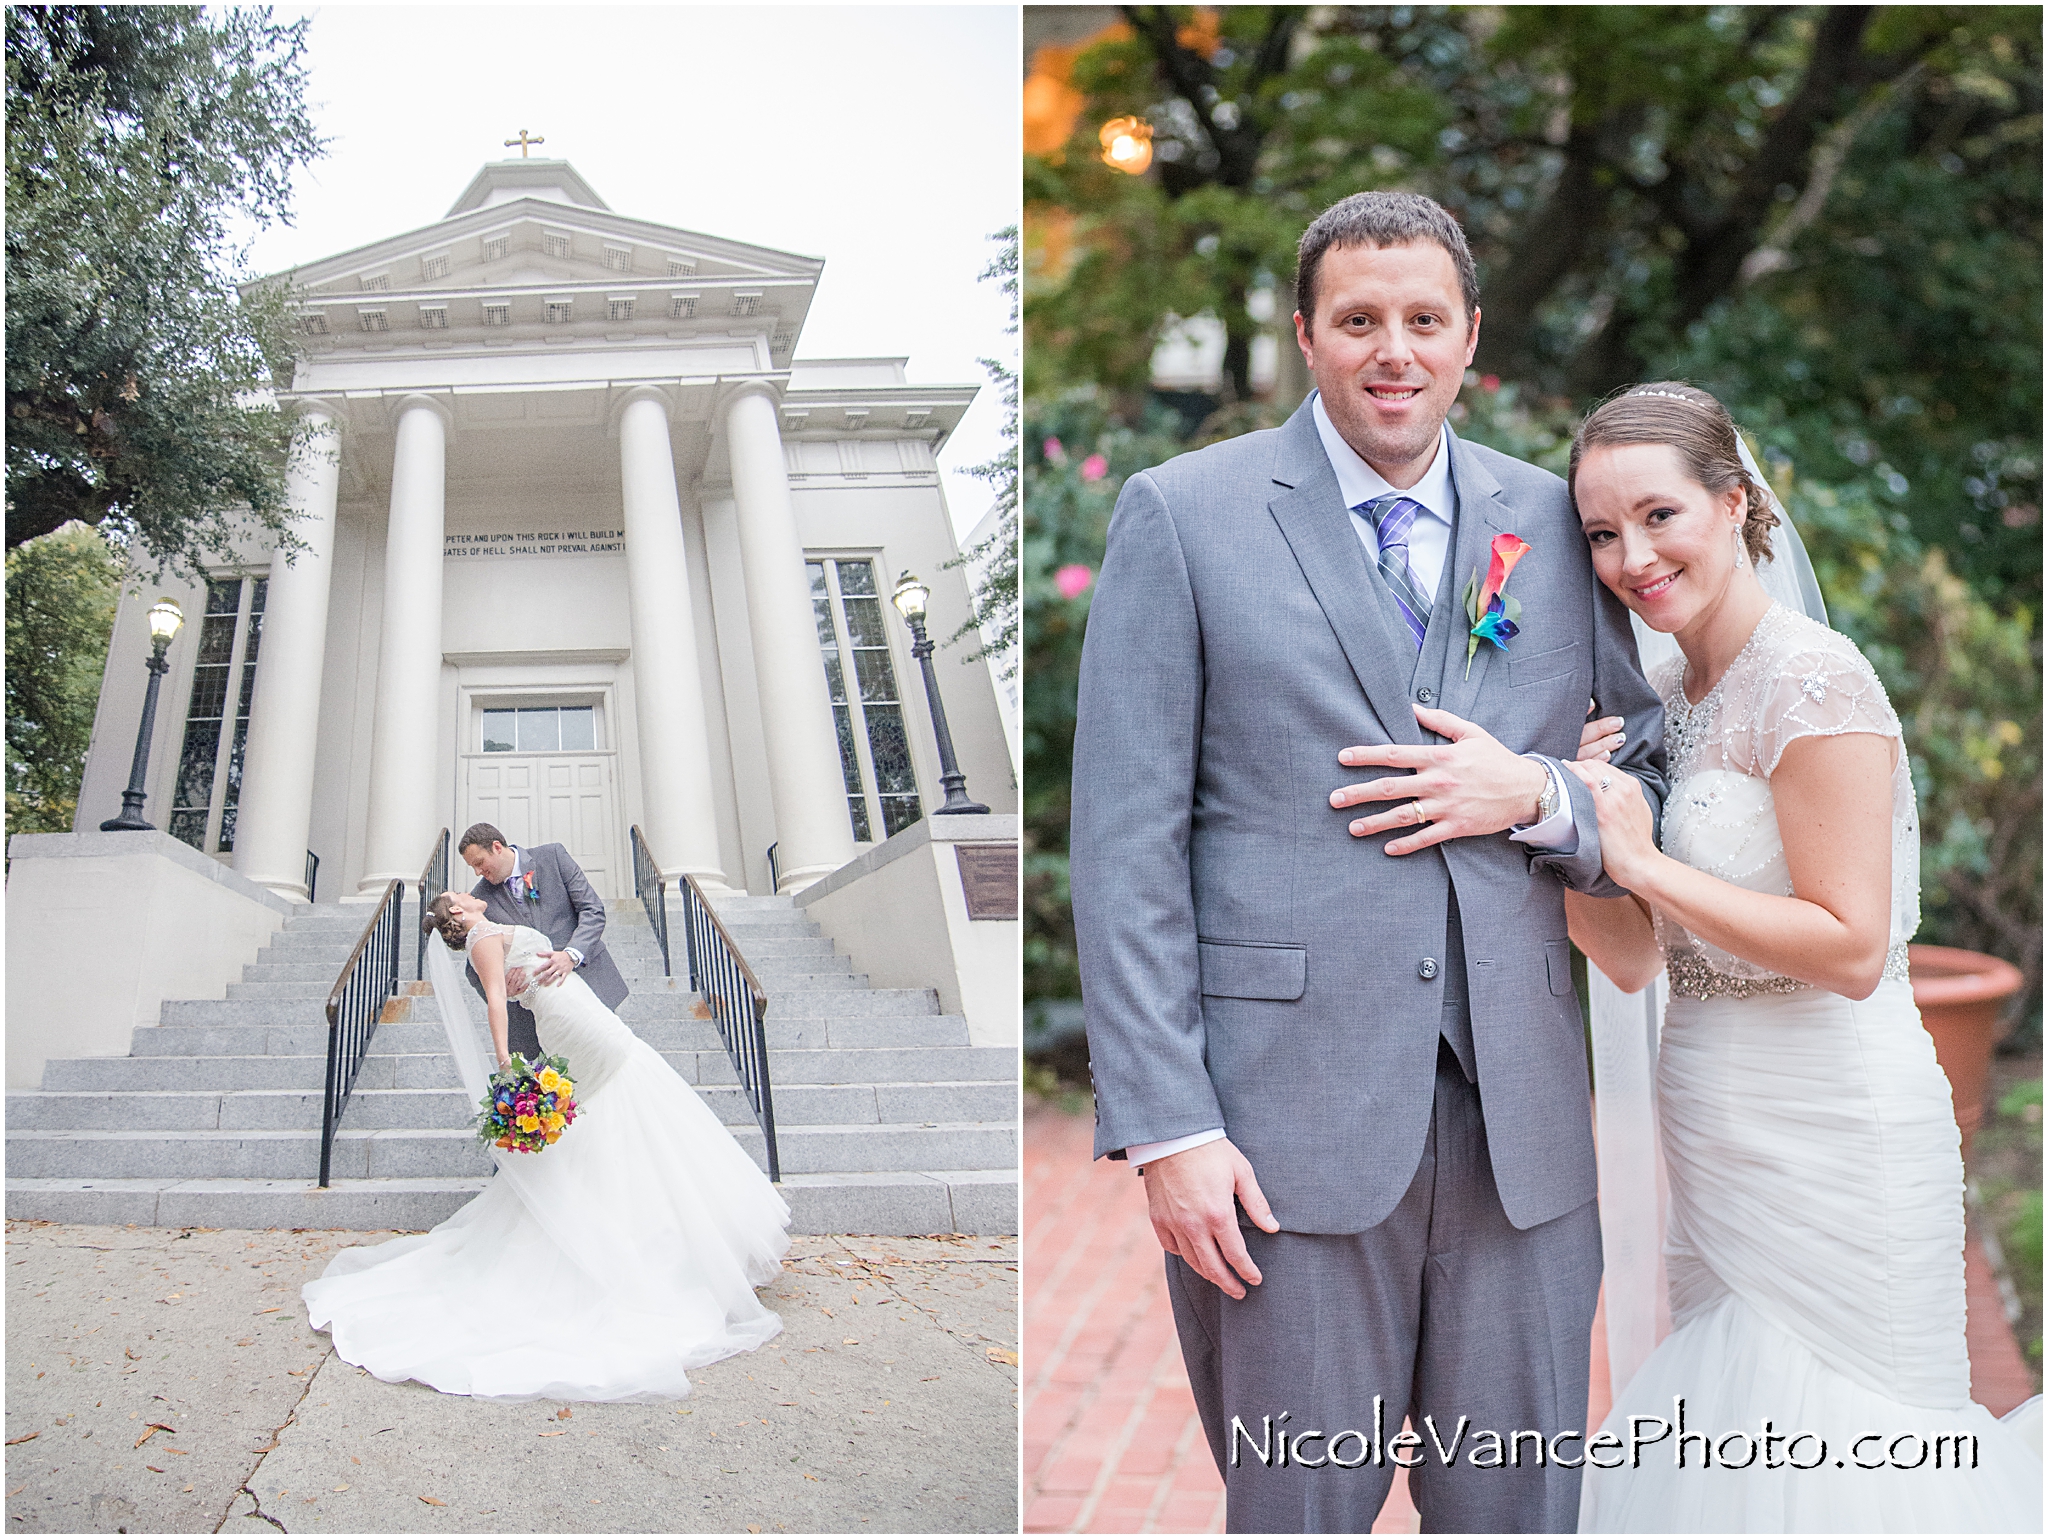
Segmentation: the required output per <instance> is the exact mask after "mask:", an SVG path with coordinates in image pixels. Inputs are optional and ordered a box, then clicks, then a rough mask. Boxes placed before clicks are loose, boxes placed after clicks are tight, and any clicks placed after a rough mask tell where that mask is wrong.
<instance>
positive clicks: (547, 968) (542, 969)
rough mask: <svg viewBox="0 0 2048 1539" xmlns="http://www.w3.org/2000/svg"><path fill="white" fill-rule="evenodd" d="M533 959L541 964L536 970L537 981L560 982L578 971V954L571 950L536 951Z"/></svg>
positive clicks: (535, 980)
mask: <svg viewBox="0 0 2048 1539" xmlns="http://www.w3.org/2000/svg"><path fill="white" fill-rule="evenodd" d="M533 959H534V961H536V962H538V963H539V964H540V966H539V967H538V968H536V969H535V970H534V974H533V981H534V982H535V983H560V982H561V981H562V980H563V979H564V978H566V977H568V976H569V974H571V973H573V972H574V971H576V955H575V953H574V952H571V951H536V952H535V953H534V954H533Z"/></svg>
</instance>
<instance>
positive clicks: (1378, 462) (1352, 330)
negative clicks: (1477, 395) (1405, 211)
mask: <svg viewBox="0 0 2048 1539" xmlns="http://www.w3.org/2000/svg"><path fill="white" fill-rule="evenodd" d="M1294 329H1295V337H1296V340H1297V341H1299V342H1300V344H1301V352H1302V356H1303V357H1304V358H1306V359H1307V360H1308V366H1309V371H1310V372H1311V373H1312V374H1314V375H1315V380H1316V387H1317V388H1318V389H1319V390H1321V391H1322V395H1323V410H1325V411H1327V412H1328V413H1329V414H1330V421H1331V422H1332V423H1333V424H1334V425H1335V427H1336V429H1337V431H1338V432H1339V433H1341V434H1343V435H1344V441H1345V442H1346V443H1348V444H1350V445H1351V447H1352V448H1354V449H1356V450H1357V451H1358V453H1359V457H1360V458H1362V459H1363V460H1364V461H1365V462H1366V463H1367V464H1368V465H1370V466H1372V468H1373V469H1374V470H1376V471H1378V472H1379V473H1380V474H1381V475H1382V476H1384V477H1385V478H1386V480H1387V482H1388V484H1389V485H1392V486H1398V487H1409V486H1413V485H1414V484H1415V483H1416V482H1417V481H1419V480H1420V479H1421V478H1422V473H1423V472H1424V471H1426V470H1428V469H1429V464H1430V460H1431V459H1432V458H1434V456H1435V453H1436V445H1437V435H1438V433H1439V432H1440V431H1441V430H1442V428H1443V424H1444V417H1445V415H1446V414H1447V413H1448V412H1449V411H1450V409H1451V403H1452V402H1453V401H1455V400H1457V398H1458V389H1459V387H1460V386H1461V385H1463V384H1464V381H1465V369H1466V367H1467V366H1468V365H1469V364H1470V363H1471V362H1472V354H1473V351H1474V350H1475V349H1476V348H1477V347H1478V346H1479V313H1478V312H1477V311H1476V310H1475V311H1474V312H1473V313H1472V314H1471V315H1470V316H1467V315H1466V314H1465V304H1464V296H1463V294H1462V292H1461V290H1460V289H1459V286H1458V270H1457V268H1456V266H1455V265H1454V264H1453V263H1452V261H1451V254H1450V253H1449V252H1448V251H1446V250H1444V248H1443V247H1441V246H1439V245H1438V244H1437V243H1436V242H1435V241H1430V240H1418V241H1410V242H1407V243H1405V244H1402V245H1398V246H1369V245H1360V246H1334V247H1332V248H1331V249H1330V250H1329V251H1328V252H1327V253H1326V254H1325V255H1324V257H1323V261H1322V268H1321V271H1320V272H1319V274H1318V276H1317V279H1316V313H1315V316H1314V318H1313V323H1312V324H1311V318H1310V317H1308V316H1305V315H1302V314H1299V313H1297V314H1296V315H1295V317H1294Z"/></svg>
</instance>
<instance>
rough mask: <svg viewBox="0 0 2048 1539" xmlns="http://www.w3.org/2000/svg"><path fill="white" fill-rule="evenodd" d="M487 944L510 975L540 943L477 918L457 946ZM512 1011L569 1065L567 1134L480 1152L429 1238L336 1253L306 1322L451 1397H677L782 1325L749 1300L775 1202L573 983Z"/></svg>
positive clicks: (768, 1258) (779, 1202)
mask: <svg viewBox="0 0 2048 1539" xmlns="http://www.w3.org/2000/svg"><path fill="white" fill-rule="evenodd" d="M492 934H496V935H505V936H507V937H508V953H509V954H508V956H507V958H506V966H507V968H508V969H510V968H514V967H521V966H525V967H529V968H530V967H532V966H533V965H534V956H535V953H537V952H539V951H542V950H546V949H550V947H551V945H552V943H551V942H550V941H549V940H548V938H547V937H546V936H544V935H542V934H540V932H538V931H536V930H532V929H529V928H527V927H525V926H523V925H522V926H517V927H508V926H504V925H495V924H489V923H484V924H479V925H477V926H476V927H475V928H474V929H472V930H471V932H470V941H471V943H472V944H473V943H474V942H475V940H476V939H478V938H479V937H480V936H483V935H492ZM428 944H429V946H434V945H437V944H438V942H435V941H429V942H428ZM524 1000H525V1003H526V1004H527V1006H528V1007H529V1008H530V1009H531V1010H532V1011H533V1014H534V1023H535V1026H536V1028H537V1029H538V1032H539V1036H540V1041H541V1046H542V1048H543V1050H544V1051H546V1052H547V1053H549V1054H560V1055H561V1056H563V1057H565V1058H566V1059H567V1060H568V1062H569V1072H570V1076H571V1078H572V1079H573V1080H574V1082H575V1086H576V1091H575V1096H576V1104H577V1115H576V1120H575V1122H574V1123H573V1124H571V1125H570V1127H569V1128H568V1129H567V1130H566V1131H565V1132H564V1133H563V1134H562V1137H561V1139H560V1141H559V1142H557V1143H555V1144H552V1145H550V1146H549V1147H548V1148H546V1149H544V1150H541V1151H540V1152H539V1153H536V1154H499V1155H497V1159H498V1164H499V1170H498V1174H497V1176H496V1177H495V1178H494V1179H493V1180H492V1181H491V1183H490V1185H489V1186H487V1187H485V1189H484V1190H483V1191H482V1192H480V1193H479V1194H478V1195H477V1196H476V1197H475V1198H474V1199H473V1200H471V1201H470V1202H469V1203H468V1204H466V1205H465V1206H464V1207H463V1208H462V1209H461V1210H460V1211H459V1212H457V1213H456V1214H455V1215H454V1216H453V1217H451V1218H449V1219H448V1220H447V1221H446V1222H444V1223H442V1224H440V1225H438V1226H437V1227H436V1228H434V1229H432V1230H431V1231H429V1232H428V1233H426V1234H420V1235H407V1236H404V1237H402V1238H400V1239H396V1240H392V1241H389V1242H388V1243H386V1244H383V1245H378V1246H364V1247H357V1248H354V1249H350V1250H345V1251H342V1252H341V1253H340V1254H339V1255H337V1256H336V1257H335V1258H334V1260H333V1261H332V1262H331V1263H330V1264H329V1265H328V1267H327V1270H326V1272H325V1273H324V1274H322V1275H321V1276H320V1277H319V1278H318V1279H316V1280H315V1281H313V1282H310V1283H308V1284H306V1286H305V1290H304V1294H305V1300H306V1307H307V1313H308V1320H309V1323H310V1324H311V1325H312V1326H313V1327H314V1328H315V1329H319V1330H327V1331H330V1332H332V1334H333V1339H334V1348H335V1352H336V1353H337V1354H338V1355H339V1356H340V1357H341V1358H343V1359H344V1360H345V1361H347V1362H351V1363H354V1364H356V1365H358V1366H359V1367H363V1368H366V1369H368V1370H369V1371H370V1372H371V1373H373V1374H375V1375H376V1376H377V1377H378V1378H380V1379H385V1380H388V1381H392V1382H397V1381H400V1380H404V1379H417V1380H419V1381H420V1382H421V1383H423V1384H428V1385H431V1386H432V1387H433V1388H435V1389H438V1390H442V1391H445V1392H446V1393H449V1394H458V1395H476V1396H480V1397H487V1398H491V1399H505V1400H528V1399H562V1400H625V1401H651V1400H671V1399H676V1398H679V1397H681V1396H684V1395H687V1394H688V1393H689V1390H690V1381H689V1377H688V1374H687V1370H688V1369H691V1368H696V1367H701V1366H703V1365H704V1364H706V1363H712V1362H716V1361H717V1360H718V1359H720V1358H723V1357H729V1356H731V1355H733V1354H734V1353H736V1352H747V1351H751V1350H752V1349H754V1348H755V1347H758V1346H760V1345H761V1344H762V1343H763V1342H766V1341H768V1340H770V1339H771V1338H772V1337H774V1336H775V1334H776V1333H777V1332H779V1331H780V1330H781V1329H782V1321H781V1319H780V1318H779V1317H778V1316H777V1315H775V1314H774V1313H773V1312H772V1311H771V1310H769V1309H768V1308H767V1307H766V1306H765V1305H763V1304H762V1303H761V1301H760V1300H759V1299H758V1298H757V1297H755V1294H754V1289H755V1288H757V1287H759V1286H761V1285H762V1284H763V1283H766V1282H768V1281H770V1280H771V1279H772V1278H774V1276H775V1275H776V1274H777V1273H778V1272H779V1271H780V1270H781V1257H782V1255H783V1253H784V1251H785V1250H786V1249H787V1248H788V1244H789V1238H788V1235H787V1233H786V1229H787V1226H788V1223H789V1207H788V1204H786V1203H785V1202H784V1201H783V1199H782V1196H781V1194H780V1193H778V1192H777V1191H776V1190H775V1188H774V1187H773V1186H771V1185H770V1184H769V1182H768V1179H767V1178H766V1177H765V1176H763V1175H762V1174H761V1172H760V1171H759V1170H758V1169H757V1168H756V1167H755V1165H754V1162H753V1161H752V1160H751V1159H749V1158H748V1157H747V1155H746V1153H745V1151H743V1150H742V1149H741V1148H740V1147H739V1145H738V1144H737V1143H735V1142H734V1141H733V1138H732V1135H731V1134H730V1133H728V1132H727V1131H726V1130H725V1128H724V1126H723V1125H721V1124H720V1122H719V1120H718V1118H717V1117H716V1116H715V1115H714V1114H713V1113H712V1111H711V1109H710V1108H709V1107H708V1106H706V1105H705V1104H704V1102H703V1101H702V1100H701V1099H700V1098H699V1097H698V1095H697V1093H696V1092H695V1091H694V1090H693V1089H691V1087H690V1086H689V1085H688V1084H686V1083H685V1082H684V1081H683V1080H682V1078H681V1077H680V1076H678V1075H677V1074H676V1072H675V1070H674V1069H672V1068H671V1067H670V1066H669V1064H668V1062H667V1061H666V1060H665V1059H663V1058H662V1056H661V1055H660V1054H659V1053H658V1052H656V1051H655V1050H654V1049H653V1048H652V1047H650V1046H648V1045H647V1044H646V1043H645V1042H642V1041H641V1040H640V1039H639V1038H638V1037H636V1036H634V1034H633V1032H632V1030H631V1028H629V1027H628V1026H627V1025H626V1024H625V1023H624V1022H623V1021H621V1020H620V1019H619V1018H618V1016H617V1015H615V1014H614V1013H613V1012H612V1011H611V1010H609V1009H607V1008H606V1007H605V1005H604V1003H603V1002H602V1001H601V1000H599V999H598V997H597V996H596V995H595V994H593V993H592V992H591V991H590V989H589V987H588V986H587V985H586V984H585V983H584V982H583V980H582V979H581V978H579V977H577V976H576V975H574V974H573V973H572V974H571V975H570V976H569V977H568V978H566V979H564V980H563V981H562V982H561V983H558V984H554V985H551V986H546V987H540V986H536V987H533V988H530V989H529V990H528V991H527V993H526V995H525V996H524ZM447 1008H449V1007H448V1005H446V1004H444V1005H443V1009H444V1010H445V1009H447ZM494 1152H495V1151H494Z"/></svg>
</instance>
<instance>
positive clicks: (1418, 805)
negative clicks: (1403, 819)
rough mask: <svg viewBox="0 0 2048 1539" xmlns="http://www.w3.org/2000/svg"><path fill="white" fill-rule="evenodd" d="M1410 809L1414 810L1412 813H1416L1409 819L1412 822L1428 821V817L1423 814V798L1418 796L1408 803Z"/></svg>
mask: <svg viewBox="0 0 2048 1539" xmlns="http://www.w3.org/2000/svg"><path fill="white" fill-rule="evenodd" d="M1408 810H1409V811H1410V812H1412V813H1414V814H1415V816H1414V817H1412V818H1410V819H1409V820H1408V821H1409V822H1411V823H1424V822H1427V821H1428V819H1426V818H1425V817H1423V815H1422V798H1420V797H1417V798H1416V799H1415V800H1414V801H1412V802H1410V803H1409V804H1408Z"/></svg>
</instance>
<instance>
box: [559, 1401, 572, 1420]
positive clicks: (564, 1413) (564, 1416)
mask: <svg viewBox="0 0 2048 1539" xmlns="http://www.w3.org/2000/svg"><path fill="white" fill-rule="evenodd" d="M575 1414H576V1413H575V1412H574V1411H572V1410H570V1409H569V1408H568V1407H567V1406H566V1405H565V1406H563V1407H562V1408H561V1409H560V1410H559V1411H557V1412H555V1420H556V1421H567V1420H568V1419H569V1418H570V1417H571V1416H574V1415H575Z"/></svg>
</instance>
